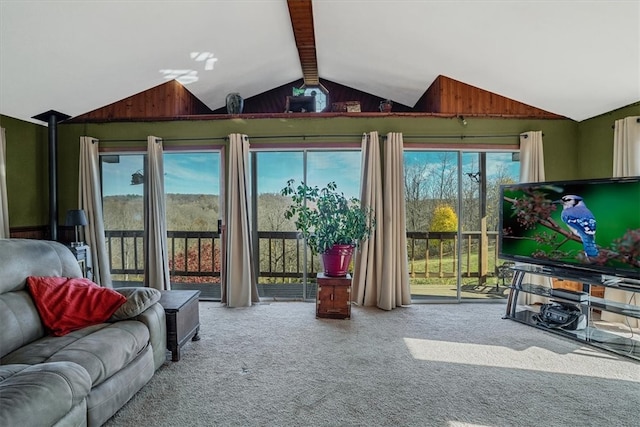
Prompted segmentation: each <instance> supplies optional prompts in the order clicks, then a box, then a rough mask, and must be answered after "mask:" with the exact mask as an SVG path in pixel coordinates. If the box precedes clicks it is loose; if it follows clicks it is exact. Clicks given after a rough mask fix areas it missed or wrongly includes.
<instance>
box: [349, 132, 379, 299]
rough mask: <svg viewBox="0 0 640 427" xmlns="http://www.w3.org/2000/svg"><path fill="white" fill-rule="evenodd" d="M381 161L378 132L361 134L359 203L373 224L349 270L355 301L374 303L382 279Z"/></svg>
mask: <svg viewBox="0 0 640 427" xmlns="http://www.w3.org/2000/svg"><path fill="white" fill-rule="evenodd" d="M381 166H382V164H381V161H380V138H379V136H378V132H375V131H374V132H370V133H368V134H367V133H365V134H364V135H363V136H362V167H361V176H360V203H361V205H362V206H363V207H371V208H372V209H373V210H374V215H375V218H376V227H375V228H374V230H373V232H372V234H371V236H369V238H368V239H367V240H366V241H364V242H363V243H362V245H361V246H360V248H359V250H358V251H357V252H356V256H355V259H354V264H353V265H354V272H353V294H352V299H353V301H354V302H355V303H356V304H359V305H364V306H375V305H376V304H377V302H378V297H379V294H380V291H379V286H380V281H381V280H382V253H383V245H382V235H383V228H384V224H383V221H382V215H383V207H382V206H383V205H382V174H381V170H382V167H381Z"/></svg>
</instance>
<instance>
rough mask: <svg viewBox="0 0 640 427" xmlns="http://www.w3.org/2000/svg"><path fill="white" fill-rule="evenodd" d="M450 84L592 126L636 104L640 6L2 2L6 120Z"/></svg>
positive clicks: (405, 95) (402, 93) (0, 57)
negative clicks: (185, 98)
mask: <svg viewBox="0 0 640 427" xmlns="http://www.w3.org/2000/svg"><path fill="white" fill-rule="evenodd" d="M439 75H444V76H448V77H449V78H452V79H455V80H458V81H461V82H464V83H467V84H469V85H473V86H475V87H478V88H481V89H484V90H486V91H490V92H493V93H496V94H498V95H501V96H504V97H508V98H510V99H514V100H517V101H520V102H522V103H525V104H528V105H531V106H535V107H537V108H540V109H543V110H546V111H550V112H552V113H555V114H558V115H562V116H566V117H569V118H571V119H574V120H578V121H580V120H584V119H587V118H590V117H593V116H596V115H599V114H602V113H605V112H608V111H611V110H614V109H616V108H620V107H623V106H626V105H629V104H632V103H635V102H638V101H639V100H640V2H638V1H623V0H621V1H616V0H603V1H580V0H576V1H569V0H557V1H553V2H551V1H547V2H541V1H538V0H514V1H483V0H477V1H469V0H466V1H456V0H451V1H431V0H412V1H408V0H406V1H405V0H395V1H386V0H370V1H360V0H342V1H332V0H315V1H310V0H290V1H289V2H287V1H286V0H253V1H248V0H247V1H245V0H235V1H234V0H218V1H207V2H205V1H189V0H186V1H152V0H146V1H145V0H138V1H128V2H123V1H104V0H85V1H82V2H72V1H58V0H48V1H46V0H40V1H5V0H3V1H2V2H0V113H1V114H5V115H8V116H11V117H16V118H19V119H23V120H30V121H37V120H34V119H32V117H33V116H35V115H37V114H39V113H42V112H44V111H48V110H51V109H53V110H57V111H60V112H62V113H65V114H68V115H70V116H77V115H80V114H83V113H86V112H88V111H92V110H94V109H96V108H99V107H102V106H105V105H108V104H110V103H113V102H116V101H118V100H121V99H124V98H126V97H129V96H131V95H133V94H136V93H139V92H142V91H145V90H147V89H149V88H152V87H155V86H157V85H159V84H161V83H163V82H166V81H168V80H170V79H173V78H178V79H179V80H180V81H182V82H183V84H185V85H186V88H187V89H188V90H189V91H190V92H191V93H193V94H194V95H195V96H196V97H197V98H198V99H200V100H201V101H202V102H203V103H204V104H206V105H207V106H208V107H209V108H210V109H212V110H216V109H218V108H221V107H223V106H224V104H225V97H226V94H228V93H230V92H239V93H240V94H241V95H242V96H243V97H245V98H249V97H252V96H256V95H258V94H261V93H264V92H267V91H269V90H271V89H273V88H276V87H280V86H282V85H285V84H287V83H290V82H293V81H296V80H299V79H304V80H305V81H306V82H307V83H309V84H311V83H313V82H314V81H315V80H316V79H318V78H320V79H326V80H329V81H332V82H335V83H337V84H340V85H344V86H347V87H351V88H354V89H357V90H359V91H363V92H366V93H369V94H372V95H375V96H379V97H380V98H389V99H392V100H394V101H396V102H398V103H401V104H404V105H407V106H414V105H415V104H416V102H417V101H418V100H419V99H420V98H421V96H422V95H423V94H424V93H425V91H426V90H427V89H428V88H429V87H430V86H431V84H432V83H433V82H434V80H436V78H437V77H438V76H439Z"/></svg>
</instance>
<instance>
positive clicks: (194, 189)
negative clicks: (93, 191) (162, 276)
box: [100, 151, 223, 299]
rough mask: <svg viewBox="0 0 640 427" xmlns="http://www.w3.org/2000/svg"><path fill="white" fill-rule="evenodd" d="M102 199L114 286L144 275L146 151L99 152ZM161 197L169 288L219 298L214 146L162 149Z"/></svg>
mask: <svg viewBox="0 0 640 427" xmlns="http://www.w3.org/2000/svg"><path fill="white" fill-rule="evenodd" d="M100 160H101V171H102V172H101V173H102V202H103V212H104V223H105V235H106V244H107V252H108V256H109V262H110V267H111V274H112V278H113V281H114V286H116V287H117V286H130V285H140V284H141V283H142V282H143V279H144V259H145V257H144V244H143V238H144V214H145V213H144V198H145V197H146V179H145V166H144V165H145V154H143V153H136V154H129V153H126V154H103V155H101V156H100ZM163 160H164V171H165V176H164V178H165V201H166V212H165V215H166V220H167V245H168V248H167V249H168V256H169V269H170V280H171V286H172V288H173V289H198V290H200V291H201V298H203V299H219V298H220V264H221V261H222V246H221V244H222V243H221V239H220V234H219V230H218V220H219V219H221V211H220V199H221V197H223V195H222V194H221V188H220V180H221V177H220V171H221V170H222V158H221V153H220V152H219V151H199V152H185V151H180V152H175V151H174V152H165V153H164V155H163Z"/></svg>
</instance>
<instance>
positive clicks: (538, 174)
mask: <svg viewBox="0 0 640 427" xmlns="http://www.w3.org/2000/svg"><path fill="white" fill-rule="evenodd" d="M544 180H545V174H544V149H543V144H542V131H529V132H525V133H522V134H520V182H543V181H544ZM524 281H526V282H527V283H531V284H534V285H538V286H545V287H547V288H551V287H552V281H551V278H550V277H545V276H540V275H537V274H529V273H526V274H525V276H524ZM519 299H520V301H519V302H521V303H523V304H535V303H545V302H546V298H545V297H542V296H539V295H535V294H529V293H524V292H521V293H520V298H519Z"/></svg>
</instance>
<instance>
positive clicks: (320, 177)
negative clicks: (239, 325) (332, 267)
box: [252, 150, 361, 299]
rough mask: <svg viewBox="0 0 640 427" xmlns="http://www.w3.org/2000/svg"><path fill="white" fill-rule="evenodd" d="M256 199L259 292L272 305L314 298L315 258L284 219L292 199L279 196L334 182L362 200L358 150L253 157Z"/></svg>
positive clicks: (255, 154)
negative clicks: (291, 185)
mask: <svg viewBox="0 0 640 427" xmlns="http://www.w3.org/2000/svg"><path fill="white" fill-rule="evenodd" d="M252 156H253V157H252V167H253V170H252V181H253V192H252V194H253V197H254V205H255V206H256V210H255V217H254V221H253V222H254V224H257V229H256V230H255V231H254V241H255V242H257V243H256V245H255V246H256V248H255V250H256V256H255V259H258V260H259V272H258V275H257V277H258V290H259V293H260V296H261V297H264V298H274V299H312V298H315V275H316V273H317V272H318V271H319V269H320V268H321V265H320V261H319V259H318V257H317V256H314V255H312V254H311V251H310V250H309V249H308V248H307V247H306V246H305V244H304V242H303V241H302V240H301V239H300V238H299V236H298V233H297V231H296V228H295V224H294V221H293V220H286V219H285V218H284V215H283V213H284V211H285V209H286V208H287V206H288V205H289V198H288V197H285V196H282V195H281V194H280V190H282V188H284V187H285V186H286V185H287V181H288V180H290V179H293V180H295V181H296V183H300V182H301V181H304V182H306V183H307V184H309V185H311V186H318V187H324V186H326V185H327V183H328V182H331V181H335V182H336V184H337V186H338V189H339V190H340V191H342V192H344V193H345V195H347V196H348V197H359V191H360V166H361V156H360V151H359V150H295V151H276V150H270V151H254V152H253V153H252Z"/></svg>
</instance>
